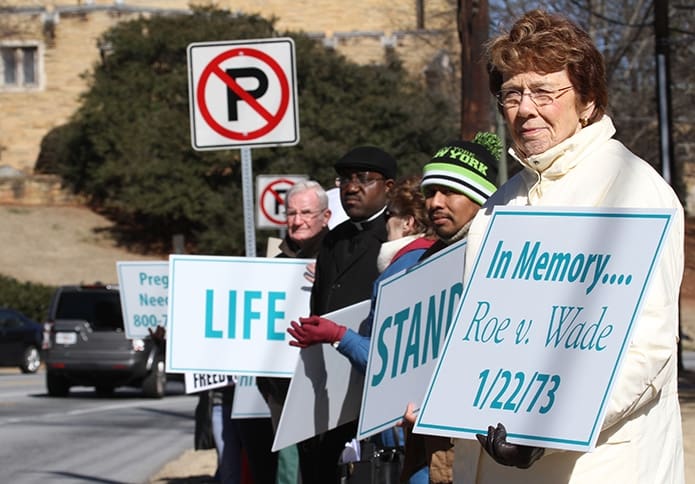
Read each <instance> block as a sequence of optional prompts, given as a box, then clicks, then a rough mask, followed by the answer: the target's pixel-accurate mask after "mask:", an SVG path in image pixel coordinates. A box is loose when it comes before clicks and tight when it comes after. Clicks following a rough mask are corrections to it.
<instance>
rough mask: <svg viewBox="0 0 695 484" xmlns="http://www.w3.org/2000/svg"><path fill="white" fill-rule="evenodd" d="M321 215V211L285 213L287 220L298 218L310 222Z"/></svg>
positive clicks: (289, 211)
mask: <svg viewBox="0 0 695 484" xmlns="http://www.w3.org/2000/svg"><path fill="white" fill-rule="evenodd" d="M322 213H323V210H321V209H319V210H288V211H287V212H285V216H286V217H287V220H290V219H293V218H295V217H296V218H299V219H301V220H311V219H313V218H316V217H318V216H319V215H320V214H322Z"/></svg>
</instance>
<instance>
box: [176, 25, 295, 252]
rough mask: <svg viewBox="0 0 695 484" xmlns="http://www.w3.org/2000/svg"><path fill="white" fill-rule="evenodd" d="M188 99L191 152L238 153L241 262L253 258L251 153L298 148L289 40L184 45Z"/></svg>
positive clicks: (254, 247) (254, 236)
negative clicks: (236, 150)
mask: <svg viewBox="0 0 695 484" xmlns="http://www.w3.org/2000/svg"><path fill="white" fill-rule="evenodd" d="M187 54H188V74H189V76H188V97H189V104H190V107H191V109H190V113H191V119H190V121H191V146H192V147H193V149H195V150H201V151H202V150H220V149H229V148H236V147H238V148H240V149H241V181H242V196H243V203H244V207H243V208H244V229H245V232H246V234H245V235H246V256H247V257H255V256H256V227H255V225H254V218H253V217H254V197H253V176H252V168H251V147H252V146H254V147H265V146H293V145H296V144H297V143H299V110H298V107H297V75H296V65H295V53H294V40H292V39H291V38H289V37H287V38H284V37H279V38H270V39H249V40H242V41H222V42H197V43H192V44H189V46H188V49H187Z"/></svg>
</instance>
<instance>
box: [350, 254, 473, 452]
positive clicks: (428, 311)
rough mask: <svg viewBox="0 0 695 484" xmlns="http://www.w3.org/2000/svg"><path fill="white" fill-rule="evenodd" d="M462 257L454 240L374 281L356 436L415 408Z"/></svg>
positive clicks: (449, 316)
mask: <svg viewBox="0 0 695 484" xmlns="http://www.w3.org/2000/svg"><path fill="white" fill-rule="evenodd" d="M465 258H466V243H465V242H459V243H457V244H454V245H452V246H450V247H447V248H446V249H443V250H441V251H440V252H437V253H436V254H434V255H433V256H431V257H430V258H428V259H426V260H425V261H423V262H422V263H420V264H418V265H417V266H415V267H413V268H412V269H409V270H407V271H405V272H401V273H399V274H396V275H394V276H392V277H389V278H388V279H386V280H384V281H381V283H380V284H379V292H378V295H377V300H376V307H375V310H374V326H373V328H372V337H371V341H370V349H369V360H368V362H367V371H366V377H365V381H364V389H363V391H362V409H361V411H360V420H359V426H358V429H357V438H358V439H364V438H367V437H369V436H370V435H374V434H376V433H379V432H380V431H382V430H385V429H388V428H391V427H393V426H394V425H395V424H396V423H397V422H399V421H400V420H402V418H403V412H404V410H405V407H406V405H407V404H408V403H409V402H413V403H414V404H415V405H416V412H417V411H419V408H420V403H421V402H422V397H423V396H424V395H425V390H427V385H428V384H429V382H430V379H431V377H432V372H433V371H434V367H435V362H436V361H437V359H438V358H439V355H440V353H441V349H442V347H443V346H444V337H445V335H446V329H447V328H448V327H449V326H450V324H451V322H452V321H453V318H454V315H455V314H456V310H457V309H458V305H459V302H460V300H461V295H462V294H463V268H464V261H465ZM425 281H426V283H425Z"/></svg>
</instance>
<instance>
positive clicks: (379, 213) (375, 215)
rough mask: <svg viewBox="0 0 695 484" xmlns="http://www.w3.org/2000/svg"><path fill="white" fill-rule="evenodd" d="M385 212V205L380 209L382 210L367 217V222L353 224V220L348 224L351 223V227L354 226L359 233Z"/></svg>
mask: <svg viewBox="0 0 695 484" xmlns="http://www.w3.org/2000/svg"><path fill="white" fill-rule="evenodd" d="M385 210H386V205H384V208H382V209H381V210H379V211H378V212H377V213H375V214H374V215H372V216H371V217H369V218H368V219H367V220H362V221H360V222H355V221H354V220H350V222H351V223H352V225H354V226H355V228H357V230H359V231H360V232H361V231H363V230H365V229H366V228H368V227H369V222H371V221H373V220H376V219H377V218H379V216H380V215H381V214H382V213H384V211H385Z"/></svg>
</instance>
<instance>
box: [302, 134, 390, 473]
mask: <svg viewBox="0 0 695 484" xmlns="http://www.w3.org/2000/svg"><path fill="white" fill-rule="evenodd" d="M334 167H335V170H336V172H337V174H338V177H337V178H336V185H337V186H338V187H339V189H340V202H341V205H342V206H343V209H344V210H345V213H346V214H347V216H348V217H349V219H348V220H346V221H345V222H343V223H341V224H340V225H338V226H336V227H335V228H334V229H333V230H331V231H330V232H329V233H328V234H327V235H326V237H324V239H323V241H322V243H321V248H320V250H319V254H318V258H317V260H316V273H315V281H314V286H313V289H312V293H311V314H312V315H314V314H315V315H323V314H326V313H328V312H331V311H335V310H337V309H340V308H344V307H346V306H350V305H351V304H355V303H357V302H360V301H364V300H365V299H369V298H370V297H371V290H372V283H373V282H374V280H375V279H376V278H377V277H378V275H379V271H378V269H377V264H376V260H377V256H378V255H379V250H380V248H381V244H382V243H383V242H385V241H386V240H387V233H386V221H385V217H384V210H385V208H386V194H387V193H388V191H389V189H390V188H391V186H392V185H393V183H394V179H395V178H396V160H395V159H394V158H393V157H392V156H391V155H389V154H388V153H386V152H385V151H383V150H381V149H379V148H376V147H373V146H360V147H357V148H354V149H352V150H350V151H349V152H348V153H346V154H345V155H344V156H343V157H342V158H340V159H339V160H338V161H337V162H336V163H335V165H334ZM339 339H340V338H338V337H336V338H335V339H334V341H336V342H337V341H338V340H339ZM356 433H357V422H356V421H355V422H350V423H347V424H344V425H341V426H339V427H337V428H335V429H333V430H330V431H328V432H325V433H324V434H321V435H319V436H316V437H314V438H312V439H308V440H306V441H304V442H301V443H300V444H299V451H300V452H299V453H300V467H301V473H302V483H303V484H332V483H336V482H338V476H337V468H338V467H337V463H338V458H339V457H340V454H341V452H342V451H343V449H344V448H345V443H346V442H348V441H350V440H351V439H352V438H353V437H354V436H355V435H356Z"/></svg>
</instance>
